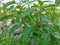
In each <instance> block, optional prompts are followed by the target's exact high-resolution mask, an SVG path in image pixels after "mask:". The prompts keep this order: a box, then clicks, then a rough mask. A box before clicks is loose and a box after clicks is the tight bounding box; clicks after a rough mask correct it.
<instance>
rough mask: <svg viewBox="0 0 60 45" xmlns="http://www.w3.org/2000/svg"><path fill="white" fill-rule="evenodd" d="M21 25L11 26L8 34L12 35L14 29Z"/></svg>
mask: <svg viewBox="0 0 60 45" xmlns="http://www.w3.org/2000/svg"><path fill="white" fill-rule="evenodd" d="M21 26H22V25H21V24H15V25H13V26H12V28H11V29H10V32H9V34H11V33H13V32H14V31H15V30H16V29H18V28H20V27H21Z"/></svg>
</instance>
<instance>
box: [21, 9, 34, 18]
mask: <svg viewBox="0 0 60 45" xmlns="http://www.w3.org/2000/svg"><path fill="white" fill-rule="evenodd" d="M33 11H34V8H28V9H26V11H25V12H24V13H23V14H22V15H21V16H22V17H23V18H24V17H25V16H27V15H29V14H30V13H32V12H33Z"/></svg>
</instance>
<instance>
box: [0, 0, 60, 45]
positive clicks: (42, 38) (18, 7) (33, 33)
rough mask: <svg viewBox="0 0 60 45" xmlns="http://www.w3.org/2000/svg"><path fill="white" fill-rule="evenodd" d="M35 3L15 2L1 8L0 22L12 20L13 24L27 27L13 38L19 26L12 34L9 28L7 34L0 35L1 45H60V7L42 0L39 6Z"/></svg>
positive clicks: (38, 0)
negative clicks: (58, 10)
mask: <svg viewBox="0 0 60 45" xmlns="http://www.w3.org/2000/svg"><path fill="white" fill-rule="evenodd" d="M33 2H35V1H29V0H26V1H23V0H22V1H20V2H19V3H17V2H16V1H15V0H13V1H10V2H8V3H5V4H3V6H2V7H1V8H0V21H5V20H7V19H12V24H14V23H18V24H20V25H21V24H23V25H24V27H25V28H24V30H23V31H22V33H21V35H19V36H13V32H12V30H13V31H14V30H15V28H16V27H20V26H19V25H15V26H14V27H13V26H12V29H9V31H10V33H9V32H7V31H6V30H8V28H7V29H6V30H5V31H6V33H4V32H3V34H1V35H0V44H1V45H60V26H59V23H60V21H59V18H60V17H59V13H60V12H59V13H58V12H57V9H56V7H57V6H58V5H57V4H49V5H47V4H44V2H42V1H40V0H37V1H36V2H38V4H35V3H33ZM31 4H33V5H31ZM26 5H27V7H26ZM11 33H12V34H11Z"/></svg>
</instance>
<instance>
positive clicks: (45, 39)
mask: <svg viewBox="0 0 60 45" xmlns="http://www.w3.org/2000/svg"><path fill="white" fill-rule="evenodd" d="M40 39H41V40H40V44H39V45H50V36H49V33H43V34H42V36H41V38H40Z"/></svg>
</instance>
